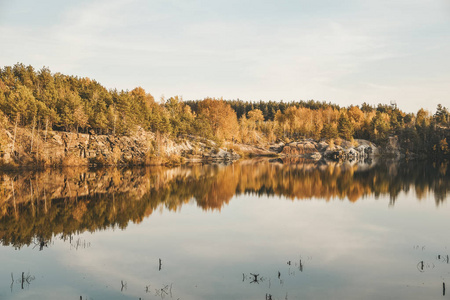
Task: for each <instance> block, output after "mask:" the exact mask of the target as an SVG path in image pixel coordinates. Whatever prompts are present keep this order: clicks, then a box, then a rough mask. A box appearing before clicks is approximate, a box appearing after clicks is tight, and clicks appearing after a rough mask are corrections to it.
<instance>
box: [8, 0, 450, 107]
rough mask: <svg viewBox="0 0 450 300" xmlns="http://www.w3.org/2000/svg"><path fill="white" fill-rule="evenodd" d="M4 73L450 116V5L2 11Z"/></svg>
mask: <svg viewBox="0 0 450 300" xmlns="http://www.w3.org/2000/svg"><path fill="white" fill-rule="evenodd" d="M0 41H1V47H0V66H2V67H3V66H6V65H13V64H15V63H17V62H22V63H24V64H26V65H32V66H34V67H35V68H36V69H40V68H41V67H42V66H48V67H49V68H50V69H51V71H52V72H61V73H64V74H69V75H77V76H82V77H89V78H93V79H96V80H97V81H99V82H100V83H101V84H103V85H104V86H106V87H107V88H117V89H132V88H134V87H136V86H142V87H143V88H144V89H145V90H146V91H147V92H149V93H151V94H152V95H153V96H154V97H155V98H156V99H158V98H160V97H161V96H162V95H164V96H165V97H170V96H175V95H180V96H182V97H183V98H184V99H202V98H204V97H207V96H211V97H223V98H224V99H236V98H240V99H243V100H256V101H257V100H260V99H261V100H277V101H278V100H284V101H291V100H300V99H302V100H309V99H315V100H319V101H327V102H333V103H337V104H340V105H343V106H347V105H350V104H361V103H362V102H364V101H365V102H368V103H371V104H377V103H385V104H388V103H389V102H390V101H391V100H395V101H396V102H397V103H398V105H399V106H400V108H402V109H403V110H405V111H408V112H416V111H417V110H418V109H419V108H420V107H425V108H427V109H429V110H430V111H432V112H433V113H434V111H435V108H436V105H437V104H438V103H441V104H443V105H444V106H447V107H449V106H450V55H449V53H450V1H449V0H396V1H392V0H389V1H387V0H381V1H363V0H350V1H334V0H333V1H331V0H316V1H305V0H299V1H287V0H277V1H262V0H259V1H254V0H240V1H237V0H227V1H222V0H220V1H214V0H210V1H200V0H147V1H144V0H125V1H123V0H120V1H119V0H109V1H103V0H101V1H100V0H91V1H54V0H47V1H31V0H30V1H25V0H18V1H5V0H0Z"/></svg>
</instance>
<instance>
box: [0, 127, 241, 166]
mask: <svg viewBox="0 0 450 300" xmlns="http://www.w3.org/2000/svg"><path fill="white" fill-rule="evenodd" d="M3 137H4V138H2V140H1V141H0V142H1V143H0V165H9V166H37V165H41V166H82V165H91V166H92V165H94V166H95V165H160V164H167V163H170V164H173V163H180V162H183V161H192V162H202V161H233V160H236V159H239V158H240V156H239V155H238V154H237V153H235V152H233V151H232V150H227V149H223V148H219V147H217V146H216V144H215V143H214V142H212V141H208V140H205V139H200V138H197V137H192V136H185V137H182V138H179V139H177V141H174V140H172V139H168V138H166V137H163V136H156V135H155V134H154V133H152V132H147V131H144V130H142V129H140V130H138V131H137V132H136V133H135V134H133V135H132V136H114V135H97V134H93V133H90V134H81V133H70V132H56V131H52V132H48V133H44V132H39V133H36V134H35V135H34V136H31V134H30V132H29V130H26V129H23V128H18V129H17V132H16V134H12V133H11V132H10V131H7V130H4V135H3Z"/></svg>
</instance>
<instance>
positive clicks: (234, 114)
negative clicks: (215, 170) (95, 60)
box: [0, 63, 450, 158]
mask: <svg viewBox="0 0 450 300" xmlns="http://www.w3.org/2000/svg"><path fill="white" fill-rule="evenodd" d="M0 126H2V127H7V128H11V127H13V126H21V127H28V128H30V130H35V129H36V130H60V131H73V132H95V133H98V134H114V135H132V134H133V133H134V132H135V131H136V130H137V129H138V128H139V127H140V128H143V129H145V130H149V131H153V132H157V133H160V134H164V135H167V136H169V137H173V138H179V137H182V136H183V135H188V134H189V135H198V136H201V137H205V138H209V139H214V140H215V141H217V142H219V143H221V142H223V141H234V142H240V143H250V144H266V143H273V142H279V141H283V142H288V141H292V140H297V139H301V138H312V139H316V140H319V139H326V140H332V141H333V142H335V143H339V141H340V140H341V139H345V140H350V141H351V140H353V139H368V140H370V141H373V142H375V143H377V144H379V145H382V146H383V145H386V144H387V142H388V139H389V137H390V136H397V137H398V140H399V143H400V146H401V147H402V149H403V151H404V152H406V153H414V154H416V155H419V156H432V157H438V158H449V157H450V150H449V145H448V144H449V143H450V129H449V128H450V112H449V110H448V109H447V108H446V107H444V106H442V105H438V107H437V109H436V112H435V113H434V114H433V113H431V112H429V111H427V110H424V109H420V110H419V111H418V112H417V113H415V114H414V113H405V112H403V111H402V110H401V109H399V108H397V107H396V106H395V105H386V104H379V105H378V106H376V107H374V106H371V105H368V104H366V103H363V104H362V105H356V106H349V107H340V106H338V105H336V104H331V103H325V102H318V101H314V100H310V101H295V102H283V101H281V102H275V101H269V102H264V101H259V102H245V101H242V100H223V99H215V98H205V99H203V100H190V101H183V100H182V99H181V97H178V96H174V97H170V98H168V99H160V100H155V99H154V98H153V96H152V95H151V94H150V93H147V92H146V91H145V90H144V89H143V88H141V87H137V88H135V89H133V90H131V91H128V90H127V91H123V90H121V91H118V90H116V89H112V90H108V89H106V88H105V87H103V86H102V85H101V84H100V83H98V82H97V81H95V80H92V79H89V78H80V77H76V76H68V75H63V74H60V73H54V74H53V73H51V71H50V70H49V69H48V68H46V67H44V68H42V69H40V70H35V69H34V68H33V67H32V66H25V65H23V64H20V63H18V64H16V65H14V66H12V67H10V66H6V67H3V68H1V69H0ZM1 138H2V137H0V147H2V143H1ZM0 150H1V149H0Z"/></svg>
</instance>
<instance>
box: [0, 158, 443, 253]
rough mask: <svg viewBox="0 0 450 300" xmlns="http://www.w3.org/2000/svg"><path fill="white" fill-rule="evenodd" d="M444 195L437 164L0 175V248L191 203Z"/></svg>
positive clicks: (214, 206)
mask: <svg viewBox="0 0 450 300" xmlns="http://www.w3.org/2000/svg"><path fill="white" fill-rule="evenodd" d="M449 189H450V171H449V169H448V165H447V164H445V163H442V164H432V163H417V162H414V163H413V162H409V163H408V162H403V163H382V164H380V163H378V164H374V163H371V164H348V163H347V164H345V163H331V164H321V163H316V162H309V161H304V160H281V159H275V160H250V161H241V162H237V163H235V164H232V165H228V166H225V165H204V166H202V165H195V166H181V167H177V168H172V169H168V168H164V167H158V168H137V169H97V170H88V169H76V168H75V169H62V170H48V171H46V172H21V173H1V174H0V240H1V243H2V244H3V245H12V246H14V247H21V246H23V245H34V246H33V247H35V248H36V249H39V250H44V249H45V248H46V247H48V243H49V241H50V240H51V239H52V237H53V236H54V235H60V237H61V238H62V239H64V240H69V241H70V243H71V244H72V242H73V241H72V235H73V234H76V233H80V232H84V231H90V232H93V231H96V230H99V229H106V228H121V229H123V228H125V227H126V226H127V225H128V224H129V222H130V221H132V222H134V223H140V222H141V221H142V220H143V219H144V218H146V217H148V216H149V215H151V214H152V213H153V212H154V211H155V210H158V209H161V208H163V207H165V208H166V209H169V210H172V211H174V210H178V209H180V208H181V206H182V205H183V204H185V203H188V202H190V201H195V202H196V204H197V205H198V206H199V207H201V208H202V209H204V210H221V208H222V207H223V206H224V205H226V204H228V203H229V201H230V200H231V199H232V197H233V196H234V195H241V194H256V195H260V196H261V195H268V196H284V197H286V198H289V199H292V200H294V199H299V200H301V199H305V200H307V199H312V198H316V199H325V200H327V201H329V200H330V199H342V200H344V199H348V201H351V202H356V201H358V200H360V199H363V198H364V197H365V196H368V195H375V197H379V196H380V195H389V198H390V203H389V205H394V204H395V201H396V199H397V197H398V195H399V194H400V193H401V192H410V191H411V190H412V191H414V192H415V195H416V198H417V199H419V200H420V199H423V198H425V197H427V196H428V195H429V194H433V195H434V199H435V201H436V205H439V204H440V203H441V202H443V201H445V200H446V198H447V196H448V193H449ZM80 243H81V242H80ZM74 247H76V248H78V247H89V245H88V246H86V244H84V245H82V244H77V245H75V246H74Z"/></svg>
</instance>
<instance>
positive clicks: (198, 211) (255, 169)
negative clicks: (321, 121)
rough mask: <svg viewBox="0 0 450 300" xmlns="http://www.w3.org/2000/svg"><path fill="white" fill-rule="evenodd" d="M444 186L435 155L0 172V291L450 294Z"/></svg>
mask: <svg viewBox="0 0 450 300" xmlns="http://www.w3.org/2000/svg"><path fill="white" fill-rule="evenodd" d="M449 194H450V166H449V165H448V164H445V163H430V162H401V163H399V162H388V163H380V162H378V163H376V162H373V161H369V162H367V163H359V164H355V163H353V164H350V163H327V164H325V163H316V162H311V161H305V160H301V159H297V160H295V159H293V160H288V159H286V160H281V159H273V160H269V159H260V160H246V161H239V162H236V163H234V164H231V165H219V164H215V165H203V166H202V165H194V166H181V167H175V168H164V167H155V168H126V169H116V168H109V169H94V170H92V169H83V168H81V169H80V168H71V169H61V170H48V171H45V172H31V171H22V172H0V241H1V244H2V246H1V247H0V265H1V269H0V299H46V300H49V299H136V300H137V299H181V300H188V299H261V300H264V299H265V300H267V299H274V300H275V299H442V298H449V297H450V291H448V292H447V293H446V291H445V287H444V285H445V284H447V287H448V288H450V262H449V255H450V238H449V232H448V231H449V228H450V207H449V204H448V198H449ZM444 294H445V295H444ZM80 297H81V298H80Z"/></svg>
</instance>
